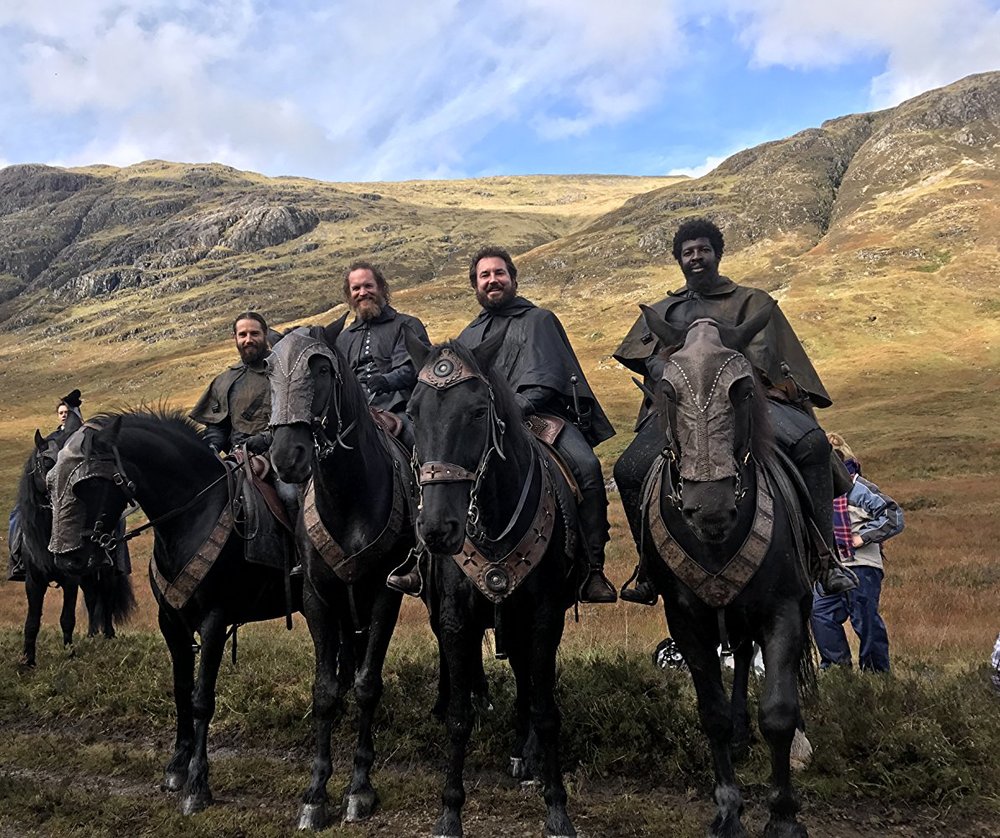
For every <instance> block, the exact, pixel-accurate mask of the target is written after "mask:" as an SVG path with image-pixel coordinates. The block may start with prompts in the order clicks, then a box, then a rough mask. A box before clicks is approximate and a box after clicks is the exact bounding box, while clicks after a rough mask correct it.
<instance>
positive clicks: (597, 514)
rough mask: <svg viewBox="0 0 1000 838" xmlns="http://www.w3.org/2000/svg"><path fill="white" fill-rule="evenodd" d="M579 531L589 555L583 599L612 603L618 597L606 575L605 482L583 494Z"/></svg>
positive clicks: (607, 535)
mask: <svg viewBox="0 0 1000 838" xmlns="http://www.w3.org/2000/svg"><path fill="white" fill-rule="evenodd" d="M578 514H579V516H580V531H581V534H582V535H583V539H584V542H585V544H584V549H585V550H586V554H587V566H588V567H587V578H586V579H585V580H584V582H583V584H582V585H580V590H579V597H580V602H595V603H610V602H615V601H616V600H617V599H618V594H617V593H616V592H615V588H614V585H612V584H611V582H609V581H608V577H607V576H605V575H604V545H605V544H607V543H608V541H609V540H610V537H609V530H610V526H609V525H608V499H607V495H606V494H605V492H604V485H603V484H601V485H600V489H599V490H595V491H589V492H586V493H584V496H583V500H582V501H580V506H579V513H578Z"/></svg>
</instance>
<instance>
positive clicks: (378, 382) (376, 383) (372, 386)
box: [365, 372, 389, 395]
mask: <svg viewBox="0 0 1000 838" xmlns="http://www.w3.org/2000/svg"><path fill="white" fill-rule="evenodd" d="M365 386H366V387H367V388H368V392H369V393H371V394H372V395H377V394H378V393H386V392H388V390H389V388H388V386H387V382H386V380H385V376H384V375H382V373H380V372H376V373H372V374H371V375H370V376H368V381H366V382H365Z"/></svg>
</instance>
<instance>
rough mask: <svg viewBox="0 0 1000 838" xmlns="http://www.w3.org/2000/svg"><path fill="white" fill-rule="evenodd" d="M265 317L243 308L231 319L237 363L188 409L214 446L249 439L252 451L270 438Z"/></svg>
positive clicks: (226, 448) (263, 448) (228, 448)
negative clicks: (203, 428) (265, 360)
mask: <svg viewBox="0 0 1000 838" xmlns="http://www.w3.org/2000/svg"><path fill="white" fill-rule="evenodd" d="M268 337H269V332H268V328H267V321H266V320H265V319H264V317H263V315H260V314H258V313H257V312H256V311H245V312H243V313H242V314H240V315H238V316H237V317H236V319H235V320H234V321H233V338H234V340H235V341H236V351H237V352H238V353H239V356H240V360H239V363H236V364H233V365H232V366H231V367H230V368H229V369H227V370H226V371H225V372H223V373H221V374H219V375H217V376H216V377H215V378H214V379H213V380H212V383H211V384H209V385H208V389H207V390H205V392H204V393H203V394H202V397H201V398H200V399H198V403H197V404H196V405H195V406H194V409H193V410H192V411H191V413H190V414H188V415H189V416H190V417H191V418H192V419H194V420H195V422H199V423H201V424H202V425H204V426H205V434H204V438H205V441H206V442H207V443H208V444H209V445H210V446H211V447H212V448H214V449H215V450H216V451H227V452H231V451H232V450H233V449H235V448H236V447H238V446H240V445H245V446H246V449H247V451H249V452H250V453H251V454H262V453H264V452H265V451H266V450H267V449H268V447H269V446H270V444H271V435H270V432H269V431H268V429H267V425H268V422H269V421H270V418H271V384H270V382H269V381H268V378H267V365H266V364H265V363H264V358H265V356H266V355H267V353H268V352H269V351H270V347H269V345H268Z"/></svg>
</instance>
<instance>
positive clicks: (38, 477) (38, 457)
mask: <svg viewBox="0 0 1000 838" xmlns="http://www.w3.org/2000/svg"><path fill="white" fill-rule="evenodd" d="M61 445H62V443H61V441H60V440H59V439H57V438H56V436H55V435H52V436H48V437H43V436H42V434H41V431H39V430H37V429H36V430H35V448H34V450H33V451H32V452H31V465H30V466H29V471H30V473H31V485H32V487H33V488H34V490H35V492H36V493H37V494H38V496H39V497H48V488H47V487H46V485H45V478H46V476H47V475H48V473H49V472H50V471H52V468H53V466H55V464H56V458H57V457H58V456H59V448H60V447H61Z"/></svg>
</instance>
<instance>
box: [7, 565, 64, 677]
mask: <svg viewBox="0 0 1000 838" xmlns="http://www.w3.org/2000/svg"><path fill="white" fill-rule="evenodd" d="M27 570H28V572H27V576H26V577H25V581H24V595H25V597H26V598H27V600H28V614H27V616H26V617H25V618H24V651H23V652H22V653H21V660H20V661H18V663H19V664H20V665H21V666H34V665H35V646H36V644H37V643H38V628H39V626H41V624H42V606H43V605H44V603H45V589H46V585H45V583H44V582H42V581H39V580H38V578H37V577H36V576H35V575H34V573H32V570H31V567H28V569H27ZM63 596H65V590H64V593H63Z"/></svg>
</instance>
